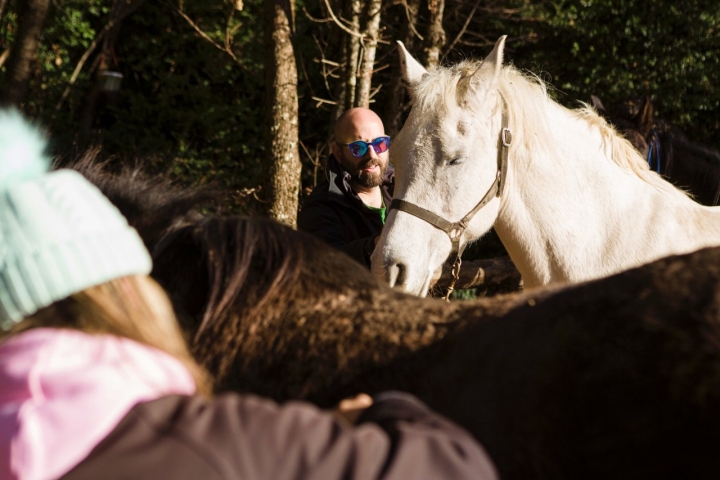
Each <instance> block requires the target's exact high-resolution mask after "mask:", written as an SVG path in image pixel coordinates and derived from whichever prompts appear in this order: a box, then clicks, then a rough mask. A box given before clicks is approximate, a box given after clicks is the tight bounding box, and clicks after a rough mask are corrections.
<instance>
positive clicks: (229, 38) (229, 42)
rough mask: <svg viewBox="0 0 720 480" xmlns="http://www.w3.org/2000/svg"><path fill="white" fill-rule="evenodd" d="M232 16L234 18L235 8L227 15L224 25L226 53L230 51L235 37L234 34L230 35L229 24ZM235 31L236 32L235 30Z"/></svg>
mask: <svg viewBox="0 0 720 480" xmlns="http://www.w3.org/2000/svg"><path fill="white" fill-rule="evenodd" d="M233 16H235V8H234V7H233V9H232V10H231V11H230V15H228V19H227V23H226V24H225V50H226V51H232V40H233V38H234V36H235V33H234V32H233V33H232V34H231V33H230V23H231V22H232V19H233ZM236 31H237V30H236Z"/></svg>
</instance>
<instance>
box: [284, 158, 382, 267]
mask: <svg viewBox="0 0 720 480" xmlns="http://www.w3.org/2000/svg"><path fill="white" fill-rule="evenodd" d="M394 181H395V172H394V170H393V168H392V165H388V168H387V170H386V171H385V175H384V177H383V184H382V185H381V186H380V189H381V190H382V195H383V199H384V201H385V206H386V208H389V206H390V201H391V200H392V192H393V186H394ZM382 227H383V223H382V219H381V218H380V214H379V213H378V212H374V211H372V210H370V209H369V208H368V207H367V206H366V205H365V204H364V203H363V201H362V200H361V199H360V197H358V195H357V194H356V193H355V192H354V191H353V189H352V188H351V187H350V174H349V173H348V172H346V171H345V170H344V169H343V168H342V167H341V166H340V165H339V164H338V162H337V160H335V157H333V156H332V155H330V158H329V159H328V180H327V181H325V182H323V183H321V184H319V185H318V186H316V187H315V188H314V189H313V191H312V193H311V194H310V196H309V197H308V198H307V199H306V200H305V202H304V203H303V205H302V209H301V210H300V213H299V214H298V229H299V230H302V231H304V232H308V233H310V234H312V235H315V236H316V237H318V238H320V239H321V240H323V241H324V242H325V243H327V244H328V245H330V246H333V247H336V248H338V249H340V250H342V251H343V252H345V253H347V254H348V255H350V256H351V257H352V258H354V259H355V260H357V261H358V262H360V263H362V264H364V265H366V266H368V267H369V266H370V254H371V253H372V252H373V249H374V248H375V237H376V236H378V235H380V232H381V231H382Z"/></svg>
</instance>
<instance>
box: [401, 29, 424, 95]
mask: <svg viewBox="0 0 720 480" xmlns="http://www.w3.org/2000/svg"><path fill="white" fill-rule="evenodd" d="M397 43H398V51H399V54H400V72H401V73H402V76H403V79H404V80H405V82H407V84H408V85H409V86H411V87H412V86H414V85H417V84H418V83H419V82H420V80H422V77H423V76H425V75H427V73H428V72H427V70H425V67H423V66H422V65H420V62H418V61H417V60H415V59H414V58H413V56H412V55H410V53H409V52H408V51H407V49H406V48H405V45H403V43H402V42H401V41H399V40H398V42H397Z"/></svg>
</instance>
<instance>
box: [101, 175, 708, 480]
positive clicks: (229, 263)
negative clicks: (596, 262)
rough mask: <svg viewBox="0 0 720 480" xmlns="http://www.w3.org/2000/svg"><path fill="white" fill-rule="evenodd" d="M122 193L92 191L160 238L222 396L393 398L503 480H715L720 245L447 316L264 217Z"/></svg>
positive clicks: (170, 283)
mask: <svg viewBox="0 0 720 480" xmlns="http://www.w3.org/2000/svg"><path fill="white" fill-rule="evenodd" d="M134 182H135V185H136V186H135V187H130V188H129V185H128V184H127V183H126V185H125V186H123V187H122V188H119V189H118V188H113V187H112V182H106V183H105V184H104V185H101V186H102V187H103V189H104V191H105V193H106V194H107V195H108V196H109V197H110V198H111V199H114V200H117V199H118V196H122V197H124V198H125V199H126V200H125V201H124V205H125V208H126V209H127V210H126V214H127V215H128V219H129V221H130V223H131V224H134V225H137V226H138V227H139V231H140V234H141V235H142V236H144V237H145V238H149V237H150V236H152V232H154V231H156V230H157V229H164V230H165V233H164V235H163V238H162V239H160V240H159V241H158V242H157V244H155V245H150V246H151V250H154V251H155V270H154V272H153V275H154V276H155V277H156V278H157V279H158V280H159V281H160V283H162V284H163V285H164V286H165V287H166V288H167V289H168V291H169V293H170V295H171V297H172V300H173V302H174V304H175V306H176V308H177V310H178V312H179V314H180V316H181V318H182V319H183V321H184V324H185V328H186V329H187V330H188V332H189V335H190V336H191V337H192V338H193V344H194V352H195V354H196V355H197V357H198V359H199V360H200V361H201V362H202V363H203V364H204V365H206V366H207V367H208V368H209V369H210V370H211V372H212V373H214V374H215V375H216V378H217V382H218V388H219V389H223V388H232V389H235V390H239V391H252V392H256V393H259V394H263V395H268V396H271V397H273V398H275V399H278V400H284V399H290V398H304V399H309V400H312V401H315V402H316V403H318V404H320V405H323V406H328V405H331V404H333V403H335V402H336V401H337V400H339V399H340V398H342V397H344V396H347V395H350V394H353V393H355V392H360V391H364V392H368V393H374V392H378V391H382V390H387V389H400V390H406V391H409V392H412V393H414V394H416V395H418V396H419V397H420V398H422V399H423V400H424V401H426V402H427V403H428V404H429V405H430V406H432V407H433V408H435V409H437V410H438V411H440V412H442V413H444V414H445V415H447V416H449V417H450V418H452V419H454V420H456V421H458V422H459V423H460V424H462V425H463V426H464V427H465V428H467V429H468V430H469V431H471V432H472V433H473V434H474V435H475V436H476V438H478V439H479V440H480V441H481V442H482V444H483V445H484V447H485V448H486V449H487V452H488V453H489V454H490V456H491V457H492V459H493V461H494V463H495V464H496V466H497V467H498V470H499V472H500V476H501V478H505V479H527V478H552V479H566V478H567V479H575V478H586V479H587V478H590V479H595V478H597V479H607V478H621V479H622V478H628V479H629V478H655V479H672V478H708V479H710V478H717V475H718V472H720V455H717V447H718V445H720V249H707V250H702V251H699V252H696V253H692V254H688V255H683V256H676V257H670V258H666V259H662V260H658V261H655V262H653V263H651V264H648V265H645V266H642V267H639V268H636V269H634V270H630V271H627V272H623V273H620V274H616V275H614V276H611V277H608V278H603V279H600V280H595V281H592V282H589V283H584V284H580V285H575V286H571V287H566V288H563V289H545V290H539V291H535V292H529V293H523V294H519V295H514V296H504V297H496V298H491V299H484V300H477V301H469V302H452V303H450V304H448V303H445V302H442V301H439V300H433V299H420V298H416V297H413V296H410V295H406V294H403V293H400V292H398V291H395V290H392V289H390V288H388V287H387V286H384V285H382V284H380V283H379V282H378V280H377V279H376V278H375V277H374V276H372V275H371V274H370V273H369V272H367V271H366V270H365V269H364V268H363V267H362V266H360V265H359V264H357V263H355V262H354V261H352V260H351V259H349V258H348V257H346V256H345V255H343V254H341V253H335V252H332V251H329V250H328V249H327V247H326V246H324V245H322V244H321V243H319V242H318V241H316V240H315V239H313V238H311V237H309V236H307V235H304V234H302V233H298V232H295V231H293V230H291V229H289V228H286V227H283V226H280V225H278V224H275V223H273V222H271V221H269V220H263V219H254V218H244V217H236V216H227V217H217V216H211V217H205V218H202V219H185V220H184V222H185V224H186V225H185V226H180V227H173V226H172V225H173V224H181V225H182V223H183V221H180V222H178V219H177V218H167V217H165V218H156V220H157V221H148V219H150V218H153V212H152V211H150V210H144V206H148V205H150V204H151V202H145V201H143V200H142V190H143V189H142V186H141V185H140V184H139V183H138V181H137V178H136V179H135V180H134ZM100 183H102V182H100ZM130 183H132V182H130ZM121 184H122V182H121ZM154 194H157V192H155V193H154ZM128 196H130V197H132V196H135V198H136V201H128V200H127V197H128ZM160 203H162V202H160ZM170 203H171V202H170ZM170 203H168V204H166V206H165V207H166V208H163V209H162V210H163V212H165V214H167V212H169V211H172V208H171V207H167V205H169V204H170ZM118 204H120V202H119V203H118ZM133 206H134V207H133ZM135 207H137V208H135ZM156 207H157V204H156ZM121 208H122V207H121ZM163 225H164V226H163ZM165 227H169V229H166V228H165ZM146 229H148V231H145V230H146ZM151 243H152V242H151Z"/></svg>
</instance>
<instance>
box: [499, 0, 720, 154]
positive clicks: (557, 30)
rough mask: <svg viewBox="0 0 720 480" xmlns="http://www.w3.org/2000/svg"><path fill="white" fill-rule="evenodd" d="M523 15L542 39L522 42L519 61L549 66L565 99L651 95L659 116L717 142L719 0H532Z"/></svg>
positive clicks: (719, 122)
mask: <svg viewBox="0 0 720 480" xmlns="http://www.w3.org/2000/svg"><path fill="white" fill-rule="evenodd" d="M522 18H523V19H524V20H526V21H531V22H532V25H533V27H534V29H535V32H536V34H537V38H538V40H537V42H536V43H534V44H533V43H530V42H528V43H526V44H525V45H520V46H518V48H517V50H516V52H514V55H513V57H514V58H515V62H516V63H517V64H519V65H521V66H524V67H533V66H535V67H539V68H540V69H542V70H543V71H545V72H548V73H549V74H550V76H551V77H552V81H553V84H554V86H555V87H556V88H557V89H558V90H559V93H560V94H561V95H562V96H561V97H560V100H561V101H563V102H566V103H573V102H575V99H580V100H584V101H588V100H589V97H590V95H591V94H595V95H598V96H599V97H600V98H602V99H603V101H604V102H605V103H606V104H608V103H610V104H612V103H619V102H621V101H623V100H625V99H627V98H628V97H630V96H645V95H647V96H650V97H651V98H652V99H653V101H654V104H655V106H656V107H657V113H658V114H659V115H660V116H661V118H664V119H665V120H669V121H671V122H672V123H676V124H678V125H679V126H680V127H681V128H683V129H685V130H687V131H692V134H691V137H692V138H694V139H695V140H698V141H703V142H705V143H710V144H712V143H715V145H716V147H717V146H718V144H717V140H716V138H715V136H716V135H715V132H717V130H718V128H720V114H719V110H720V108H719V107H720V89H718V88H717V86H716V84H717V81H718V79H720V53H719V52H720V37H719V36H718V27H720V9H719V8H718V4H717V2H711V1H707V0H684V1H667V0H653V1H629V0H625V1H616V0H555V1H548V2H538V3H533V4H531V5H530V6H529V7H528V8H526V9H524V10H523V13H522ZM521 23H522V22H521ZM525 28H526V27H525Z"/></svg>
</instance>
